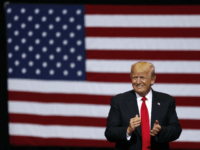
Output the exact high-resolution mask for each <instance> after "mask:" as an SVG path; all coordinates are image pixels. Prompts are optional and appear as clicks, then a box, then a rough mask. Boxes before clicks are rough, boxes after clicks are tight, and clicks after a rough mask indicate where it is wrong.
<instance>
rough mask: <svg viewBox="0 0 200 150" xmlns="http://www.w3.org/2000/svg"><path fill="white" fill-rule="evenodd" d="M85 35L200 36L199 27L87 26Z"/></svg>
mask: <svg viewBox="0 0 200 150" xmlns="http://www.w3.org/2000/svg"><path fill="white" fill-rule="evenodd" d="M86 36H87V37H135V38H137V37H173V38H174V37H181V38H183V37H187V38H188V37H200V28H114V27H112V28H111V27H110V28H109V27H108V28H102V27H101V28H98V27H87V28H86Z"/></svg>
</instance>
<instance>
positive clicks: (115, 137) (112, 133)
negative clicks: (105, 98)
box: [105, 97, 127, 142]
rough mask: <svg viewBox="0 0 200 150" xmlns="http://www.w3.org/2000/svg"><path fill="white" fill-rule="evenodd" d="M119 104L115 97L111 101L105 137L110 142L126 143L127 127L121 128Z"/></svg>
mask: <svg viewBox="0 0 200 150" xmlns="http://www.w3.org/2000/svg"><path fill="white" fill-rule="evenodd" d="M118 105H119V104H117V101H116V99H115V97H113V98H112V99H111V103H110V106H111V108H110V112H109V114H108V118H107V127H106V130H105V136H106V138H107V140H108V141H110V142H126V141H127V136H126V135H127V134H126V131H127V127H122V123H121V122H122V121H121V115H120V109H119V106H118Z"/></svg>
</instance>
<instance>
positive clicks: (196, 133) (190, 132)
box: [176, 129, 200, 142]
mask: <svg viewBox="0 0 200 150" xmlns="http://www.w3.org/2000/svg"><path fill="white" fill-rule="evenodd" d="M176 141H177V142H200V130H195V129H183V130H182V133H181V135H180V137H179V138H178V139H177V140H176Z"/></svg>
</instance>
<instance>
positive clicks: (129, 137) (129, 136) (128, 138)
mask: <svg viewBox="0 0 200 150" xmlns="http://www.w3.org/2000/svg"><path fill="white" fill-rule="evenodd" d="M126 139H127V141H130V139H131V135H129V134H128V133H126Z"/></svg>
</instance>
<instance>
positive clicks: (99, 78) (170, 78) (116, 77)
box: [86, 72, 200, 84]
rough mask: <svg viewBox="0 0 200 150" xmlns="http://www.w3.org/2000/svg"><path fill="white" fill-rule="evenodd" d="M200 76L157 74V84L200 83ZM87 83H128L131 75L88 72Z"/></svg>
mask: <svg viewBox="0 0 200 150" xmlns="http://www.w3.org/2000/svg"><path fill="white" fill-rule="evenodd" d="M199 76H200V75H199V74H156V83H184V84H185V83H194V84H198V83H200V78H199ZM86 77H87V81H95V82H128V83H131V79H130V74H129V73H93V72H87V74H86Z"/></svg>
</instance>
